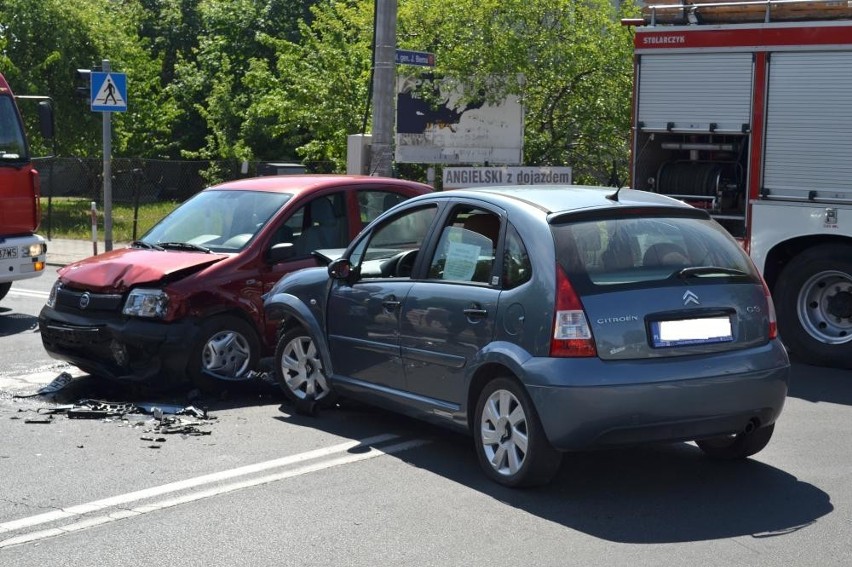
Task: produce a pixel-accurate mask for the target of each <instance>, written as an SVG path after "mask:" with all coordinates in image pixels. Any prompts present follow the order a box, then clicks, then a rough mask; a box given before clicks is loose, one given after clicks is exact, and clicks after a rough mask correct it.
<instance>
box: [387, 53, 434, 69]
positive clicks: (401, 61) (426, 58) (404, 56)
mask: <svg viewBox="0 0 852 567" xmlns="http://www.w3.org/2000/svg"><path fill="white" fill-rule="evenodd" d="M396 62H397V64H398V65H418V66H420V67H434V66H435V54H434V53H428V52H426V51H406V50H404V49H397V50H396Z"/></svg>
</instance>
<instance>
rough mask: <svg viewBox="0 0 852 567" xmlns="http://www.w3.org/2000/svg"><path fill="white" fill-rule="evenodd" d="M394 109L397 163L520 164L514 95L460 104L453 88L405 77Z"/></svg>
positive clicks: (520, 115) (520, 140) (441, 82)
mask: <svg viewBox="0 0 852 567" xmlns="http://www.w3.org/2000/svg"><path fill="white" fill-rule="evenodd" d="M396 109H397V111H396V155H395V156H394V157H395V159H396V161H397V162H399V163H434V164H471V163H496V164H504V165H516V164H520V163H521V159H522V152H523V139H524V127H523V126H524V124H523V116H524V113H523V107H522V106H521V103H520V101H519V99H518V98H517V97H515V96H510V97H507V98H505V99H504V100H502V101H500V102H498V103H493V104H492V103H489V102H487V101H485V100H484V99H479V100H465V99H464V97H463V93H462V89H461V86H460V85H458V83H455V82H451V81H449V80H428V79H427V80H423V79H422V78H421V77H404V78H400V79H399V81H398V83H397V107H396Z"/></svg>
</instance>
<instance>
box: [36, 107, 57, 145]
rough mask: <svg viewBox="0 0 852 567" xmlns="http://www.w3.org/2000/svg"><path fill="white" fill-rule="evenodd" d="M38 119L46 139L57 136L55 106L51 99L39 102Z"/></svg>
mask: <svg viewBox="0 0 852 567" xmlns="http://www.w3.org/2000/svg"><path fill="white" fill-rule="evenodd" d="M38 121H39V127H40V130H41V135H42V136H43V137H44V139H45V140H52V139H53V137H54V136H55V132H54V126H53V106H52V105H51V103H50V101H49V100H43V101H41V102H40V103H38Z"/></svg>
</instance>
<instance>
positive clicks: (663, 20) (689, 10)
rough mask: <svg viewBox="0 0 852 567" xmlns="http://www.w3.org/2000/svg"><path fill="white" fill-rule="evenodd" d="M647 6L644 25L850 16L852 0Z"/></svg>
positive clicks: (711, 0)
mask: <svg viewBox="0 0 852 567" xmlns="http://www.w3.org/2000/svg"><path fill="white" fill-rule="evenodd" d="M663 2H664V3H658V4H652V5H646V6H644V7H643V8H642V19H643V20H644V23H645V24H646V25H650V26H655V25H657V24H689V25H698V24H722V23H755V22H763V23H769V22H773V21H776V22H777V21H809V20H838V19H852V0H733V1H729V2H726V1H724V0H690V1H687V0H671V1H670V2H665V0H663Z"/></svg>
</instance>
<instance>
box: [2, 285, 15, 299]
mask: <svg viewBox="0 0 852 567" xmlns="http://www.w3.org/2000/svg"><path fill="white" fill-rule="evenodd" d="M10 289H12V282H6V283H0V299H3V298H4V297H6V294H7V293H9V290H10Z"/></svg>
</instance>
